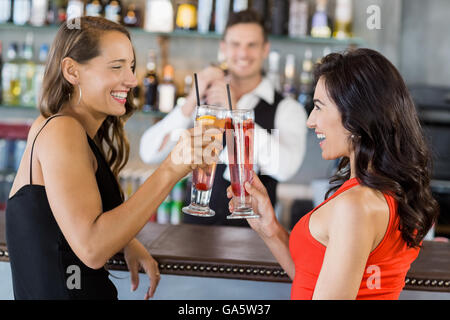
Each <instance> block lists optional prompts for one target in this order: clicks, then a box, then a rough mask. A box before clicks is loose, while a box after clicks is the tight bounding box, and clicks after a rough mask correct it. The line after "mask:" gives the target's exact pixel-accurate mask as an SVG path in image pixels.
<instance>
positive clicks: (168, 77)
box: [158, 64, 176, 113]
mask: <svg viewBox="0 0 450 320" xmlns="http://www.w3.org/2000/svg"><path fill="white" fill-rule="evenodd" d="M173 76H174V70H173V67H172V66H171V65H170V64H168V65H166V66H165V67H164V71H163V82H162V83H161V84H160V85H159V86H158V96H159V99H158V107H159V111H161V112H164V113H169V112H170V111H171V110H172V109H173V107H174V104H175V94H176V88H175V84H174V82H173Z"/></svg>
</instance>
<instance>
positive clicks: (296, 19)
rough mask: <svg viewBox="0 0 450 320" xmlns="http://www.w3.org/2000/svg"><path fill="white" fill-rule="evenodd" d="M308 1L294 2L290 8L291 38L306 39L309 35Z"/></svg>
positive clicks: (289, 27) (289, 29)
mask: <svg viewBox="0 0 450 320" xmlns="http://www.w3.org/2000/svg"><path fill="white" fill-rule="evenodd" d="M308 11H309V7H308V1H306V0H292V1H291V5H290V7H289V26H288V34H289V36H290V37H304V36H306V34H307V33H308Z"/></svg>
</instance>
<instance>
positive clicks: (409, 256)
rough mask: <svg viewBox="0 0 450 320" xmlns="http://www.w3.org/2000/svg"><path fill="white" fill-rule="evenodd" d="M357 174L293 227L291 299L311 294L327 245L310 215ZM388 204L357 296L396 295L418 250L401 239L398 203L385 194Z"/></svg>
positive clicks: (350, 184)
mask: <svg viewBox="0 0 450 320" xmlns="http://www.w3.org/2000/svg"><path fill="white" fill-rule="evenodd" d="M358 184H359V183H358V181H357V179H356V178H352V179H350V180H347V181H346V182H345V183H344V184H343V185H342V186H341V187H340V188H339V189H338V190H337V191H336V192H335V193H334V194H333V195H332V196H331V197H329V198H328V199H327V200H325V201H324V202H322V203H321V204H320V205H319V206H317V207H316V208H315V209H313V210H312V211H311V212H309V213H308V214H307V215H305V216H303V217H302V218H301V219H300V221H298V222H297V224H296V225H295V227H294V229H292V232H291V235H290V238H289V250H290V252H291V256H292V259H293V260H294V264H295V277H294V280H293V282H292V289H291V299H294V300H309V299H311V298H312V296H313V293H314V288H315V286H316V282H317V278H318V277H319V273H320V269H321V268H322V263H323V258H324V255H325V251H326V249H327V248H326V247H325V246H324V245H322V244H321V243H320V242H318V241H317V240H316V239H314V238H313V236H312V235H311V233H310V231H309V218H310V217H311V214H312V213H313V212H314V211H315V210H317V209H318V208H319V207H320V206H322V205H324V204H325V203H327V202H328V201H330V200H331V199H333V198H334V197H336V196H338V195H339V194H341V193H342V192H344V191H346V190H348V189H350V188H352V187H354V186H356V185H358ZM384 197H385V198H386V201H387V203H388V206H389V224H388V227H387V230H386V233H385V235H384V237H383V239H382V241H381V242H380V244H379V245H378V246H377V247H376V248H375V249H374V250H373V251H372V252H371V253H370V255H369V258H368V260H367V263H366V267H365V269H364V275H363V278H362V280H361V285H360V287H359V291H358V295H357V297H356V299H398V297H399V295H400V292H401V291H402V289H403V286H404V284H405V277H406V273H407V272H408V270H409V267H410V265H411V263H412V262H413V261H414V260H415V259H416V258H417V256H418V254H419V249H418V248H414V249H413V248H408V247H407V245H406V242H405V241H404V240H403V238H402V236H401V233H400V231H399V230H398V226H399V217H398V214H397V203H396V201H395V200H394V198H393V197H392V196H390V195H387V194H384Z"/></svg>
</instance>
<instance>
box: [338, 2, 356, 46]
mask: <svg viewBox="0 0 450 320" xmlns="http://www.w3.org/2000/svg"><path fill="white" fill-rule="evenodd" d="M351 36H352V0H337V2H336V13H335V20H334V31H333V37H334V38H338V39H345V38H350V37H351Z"/></svg>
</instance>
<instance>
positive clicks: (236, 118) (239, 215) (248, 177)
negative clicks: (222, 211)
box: [225, 110, 260, 219]
mask: <svg viewBox="0 0 450 320" xmlns="http://www.w3.org/2000/svg"><path fill="white" fill-rule="evenodd" d="M228 114H229V115H230V118H229V120H227V121H226V123H225V134H226V143H227V149H228V162H229V164H228V166H229V168H230V178H231V188H232V190H233V199H232V201H233V207H234V208H233V212H232V213H231V214H230V215H228V216H227V219H244V218H259V217H260V216H259V214H256V213H254V212H253V209H252V199H251V196H250V195H249V194H248V192H247V191H246V190H245V188H244V184H245V182H249V183H251V182H252V174H253V131H254V128H255V124H254V119H255V115H254V112H253V110H232V111H229V113H228Z"/></svg>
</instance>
